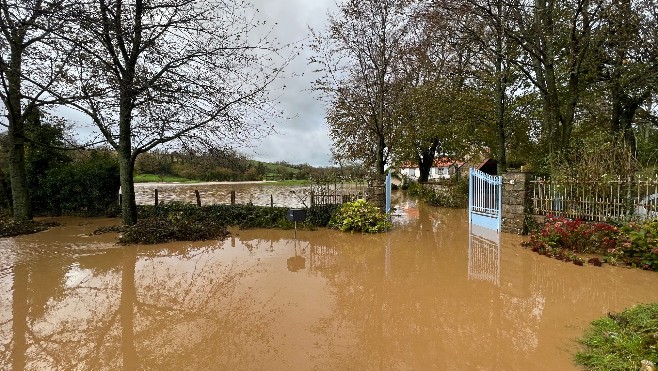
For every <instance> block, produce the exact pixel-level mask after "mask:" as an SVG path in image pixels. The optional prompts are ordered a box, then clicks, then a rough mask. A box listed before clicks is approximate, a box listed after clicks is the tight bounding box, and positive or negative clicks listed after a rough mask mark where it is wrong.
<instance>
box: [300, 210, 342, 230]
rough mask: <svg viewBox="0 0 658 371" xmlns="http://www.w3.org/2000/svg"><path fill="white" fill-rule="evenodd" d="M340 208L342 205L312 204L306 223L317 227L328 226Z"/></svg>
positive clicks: (307, 213) (307, 212)
mask: <svg viewBox="0 0 658 371" xmlns="http://www.w3.org/2000/svg"><path fill="white" fill-rule="evenodd" d="M339 208H340V205H319V206H318V205H315V206H312V207H310V208H309V209H308V210H307V211H306V221H305V222H304V223H306V224H310V225H311V226H315V227H326V226H328V225H329V222H331V217H332V216H333V215H334V214H335V213H336V211H337V210H338V209H339Z"/></svg>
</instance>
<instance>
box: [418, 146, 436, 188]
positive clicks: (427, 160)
mask: <svg viewBox="0 0 658 371" xmlns="http://www.w3.org/2000/svg"><path fill="white" fill-rule="evenodd" d="M438 147H439V141H438V140H434V141H432V144H431V145H430V147H429V148H427V149H426V150H425V151H424V152H423V153H421V154H420V156H418V169H419V170H420V176H419V177H418V181H419V182H427V181H428V180H429V179H430V171H431V170H432V165H434V155H435V154H436V149H437V148H438Z"/></svg>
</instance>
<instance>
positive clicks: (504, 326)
mask: <svg viewBox="0 0 658 371" xmlns="http://www.w3.org/2000/svg"><path fill="white" fill-rule="evenodd" d="M400 206H401V208H400V210H399V211H398V213H397V215H396V217H395V219H394V221H395V224H396V227H395V229H394V230H393V231H391V232H389V233H386V234H380V235H375V236H369V235H368V236H364V235H360V234H349V233H341V232H338V231H332V230H317V231H306V230H301V231H298V233H297V240H294V239H293V231H280V230H246V231H241V230H233V231H232V232H233V235H232V237H229V238H228V239H226V240H224V241H206V242H196V243H189V242H187V243H170V244H163V245H158V246H126V247H119V246H116V245H114V239H115V237H116V235H114V234H105V235H100V236H96V235H90V233H91V232H92V231H93V230H94V229H95V228H97V227H98V226H99V225H111V224H116V223H118V220H112V219H93V220H90V219H72V218H66V219H61V221H62V222H63V223H65V224H64V225H63V226H62V227H56V228H53V229H51V230H49V231H46V232H42V233H39V234H35V235H30V236H21V237H15V238H8V239H1V240H0V295H1V298H0V349H1V351H0V369H3V370H4V369H14V370H22V369H26V370H49V369H56V370H116V369H127V370H134V369H153V370H256V369H267V370H291V369H294V370H312V369H319V370H465V369H482V370H529V369H532V370H558V369H559V370H568V369H575V366H574V365H573V364H572V361H571V360H572V356H573V353H574V351H575V349H576V342H575V339H576V338H577V337H579V336H580V335H581V334H582V330H583V329H584V328H585V327H586V326H587V325H588V323H589V322H590V321H591V320H593V319H595V318H597V317H600V316H602V315H604V314H606V313H607V312H609V311H620V310H622V309H624V308H626V307H629V306H631V305H634V304H637V303H642V302H650V301H658V274H657V273H654V272H646V271H640V270H631V269H624V268H616V267H609V266H608V267H603V268H598V267H593V266H585V267H578V266H575V265H573V264H568V263H564V262H560V261H556V260H552V259H549V258H546V257H544V256H540V255H537V254H534V253H532V252H530V251H527V250H524V249H523V248H521V247H520V242H521V238H519V237H517V236H511V235H505V234H504V235H502V237H501V238H500V240H499V241H498V238H497V237H496V236H490V235H487V234H485V233H482V232H481V231H473V230H470V231H469V227H468V223H467V215H466V211H465V210H448V209H436V208H430V207H424V206H422V205H421V206H418V207H417V206H416V205H415V203H414V202H413V201H401V203H400Z"/></svg>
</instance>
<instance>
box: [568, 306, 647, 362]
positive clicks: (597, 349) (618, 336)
mask: <svg viewBox="0 0 658 371" xmlns="http://www.w3.org/2000/svg"><path fill="white" fill-rule="evenodd" d="M580 343H581V344H582V345H583V346H584V350H582V351H581V352H579V353H577V354H576V362H577V363H579V364H580V365H582V366H584V367H585V368H586V369H588V370H639V369H640V368H641V364H642V361H651V362H652V363H653V364H656V363H658V303H653V304H644V305H638V306H635V307H632V308H630V309H627V310H625V311H623V312H621V313H617V314H615V313H609V314H608V315H607V316H606V317H603V318H600V319H597V320H595V321H593V322H592V327H591V328H590V329H588V330H587V331H586V333H585V336H584V338H583V339H581V340H580Z"/></svg>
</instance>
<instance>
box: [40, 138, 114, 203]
mask: <svg viewBox="0 0 658 371" xmlns="http://www.w3.org/2000/svg"><path fill="white" fill-rule="evenodd" d="M118 193H119V164H118V162H117V160H116V158H114V156H112V155H111V154H109V153H106V152H100V151H93V152H91V154H90V155H89V156H88V157H87V158H85V159H81V160H78V161H75V162H73V163H70V164H66V165H62V166H59V167H56V168H52V169H50V170H49V171H47V172H46V173H45V175H44V176H43V177H42V178H41V179H40V181H39V184H38V187H36V188H34V189H33V190H32V200H33V205H34V209H35V212H36V213H40V214H46V215H61V214H83V215H87V216H92V215H108V214H114V213H116V212H117V211H118Z"/></svg>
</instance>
